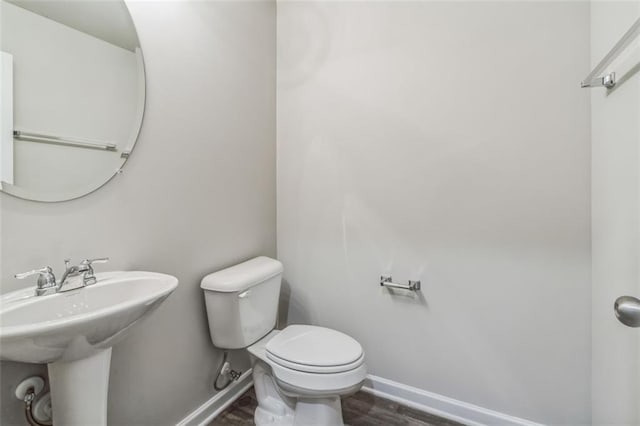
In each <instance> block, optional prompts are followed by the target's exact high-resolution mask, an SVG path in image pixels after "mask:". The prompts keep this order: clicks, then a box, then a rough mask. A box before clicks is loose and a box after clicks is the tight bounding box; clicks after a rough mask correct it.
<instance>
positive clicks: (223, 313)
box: [201, 257, 366, 426]
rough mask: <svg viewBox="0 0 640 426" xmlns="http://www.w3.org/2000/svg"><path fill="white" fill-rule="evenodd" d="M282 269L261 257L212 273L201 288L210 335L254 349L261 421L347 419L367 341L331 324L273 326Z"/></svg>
mask: <svg viewBox="0 0 640 426" xmlns="http://www.w3.org/2000/svg"><path fill="white" fill-rule="evenodd" d="M282 270H283V268H282V264H281V263H280V262H278V261H277V260H274V259H270V258H267V257H258V258H255V259H251V260H249V261H247V262H244V263H241V264H239V265H236V266H232V267H231V268H227V269H224V270H222V271H219V272H215V273H213V274H210V275H207V276H206V277H205V278H204V279H203V280H202V284H201V287H202V288H203V289H204V290H205V302H206V306H207V315H208V319H209V331H210V334H211V339H212V341H213V343H214V345H215V346H217V347H219V348H221V349H240V348H246V349H247V350H248V352H249V354H250V355H251V358H252V367H253V373H252V374H253V381H254V387H255V391H256V398H257V400H258V407H257V408H256V412H255V415H254V419H255V423H256V425H258V426H263V425H319V426H320V425H326V426H329V425H331V426H335V425H342V424H343V421H342V408H341V404H340V398H341V397H342V396H344V395H349V394H351V393H354V392H357V391H358V390H359V389H360V388H361V387H362V384H363V381H364V379H365V376H366V366H365V362H364V352H363V350H362V346H360V344H359V343H358V342H357V341H356V340H355V339H353V338H351V337H350V336H347V335H346V334H344V333H341V332H339V331H336V330H332V329H329V328H325V327H317V326H311V325H290V326H288V327H286V328H285V329H283V330H275V329H274V327H275V319H276V314H277V304H278V296H279V292H280V282H281V276H282Z"/></svg>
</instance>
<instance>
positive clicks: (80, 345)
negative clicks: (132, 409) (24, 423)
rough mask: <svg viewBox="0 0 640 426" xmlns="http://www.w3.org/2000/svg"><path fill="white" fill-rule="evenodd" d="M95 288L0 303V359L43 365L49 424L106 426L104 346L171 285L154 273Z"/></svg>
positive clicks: (107, 279)
mask: <svg viewBox="0 0 640 426" xmlns="http://www.w3.org/2000/svg"><path fill="white" fill-rule="evenodd" d="M96 277H97V279H98V281H97V283H96V284H93V285H90V286H87V287H83V288H80V289H77V290H72V291H69V292H64V293H57V294H53V295H47V296H35V294H34V289H32V288H31V289H23V290H18V291H14V292H11V293H7V294H4V295H2V296H1V297H0V358H1V359H3V360H8V361H18V362H30V363H39V364H47V365H48V369H49V379H50V387H51V400H52V404H53V424H54V425H60V426H75V425H77V426H87V425H92V426H102V425H106V424H107V393H108V387H109V366H110V363H111V347H112V346H113V345H114V344H116V343H117V342H118V341H120V340H121V339H122V338H124V337H125V336H126V335H127V333H128V332H129V330H130V329H131V326H133V325H134V324H135V323H136V322H138V321H139V320H140V319H142V318H144V317H145V316H147V315H148V314H149V313H150V312H151V311H153V310H154V309H155V308H156V307H157V306H159V305H160V303H162V301H163V300H164V299H166V298H167V297H168V296H169V295H170V294H171V293H172V292H173V290H175V288H176V287H177V285H178V280H177V278H175V277H172V276H171V275H165V274H158V273H154V272H107V273H101V274H96Z"/></svg>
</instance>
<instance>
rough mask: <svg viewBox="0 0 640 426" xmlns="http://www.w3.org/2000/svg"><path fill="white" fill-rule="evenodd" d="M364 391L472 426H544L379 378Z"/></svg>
mask: <svg viewBox="0 0 640 426" xmlns="http://www.w3.org/2000/svg"><path fill="white" fill-rule="evenodd" d="M362 390H363V391H365V392H369V393H371V394H373V395H376V396H380V397H382V398H386V399H390V400H392V401H395V402H398V403H400V404H403V405H406V406H409V407H411V408H415V409H416V410H420V411H425V412H427V413H431V414H434V415H436V416H440V417H444V418H446V419H450V420H455V421H457V422H460V423H463V424H466V425H469V426H481V425H501V426H507V425H508V426H542V425H540V424H539V423H535V422H532V421H529V420H525V419H521V418H519V417H514V416H510V415H508V414H503V413H499V412H497V411H493V410H489V409H486V408H482V407H479V406H477V405H473V404H469V403H466V402H462V401H458V400H456V399H453V398H449V397H446V396H442V395H438V394H436V393H432V392H427V391H424V390H422V389H418V388H414V387H412V386H407V385H403V384H402V383H398V382H394V381H391V380H387V379H383V378H382V377H378V376H373V375H368V376H367V378H366V380H365V382H364V387H363V388H362Z"/></svg>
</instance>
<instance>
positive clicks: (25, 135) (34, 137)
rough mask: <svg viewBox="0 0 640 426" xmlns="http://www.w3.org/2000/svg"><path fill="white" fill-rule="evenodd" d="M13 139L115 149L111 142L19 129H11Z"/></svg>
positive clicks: (106, 149)
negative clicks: (97, 141) (98, 141)
mask: <svg viewBox="0 0 640 426" xmlns="http://www.w3.org/2000/svg"><path fill="white" fill-rule="evenodd" d="M13 137H14V139H19V140H24V141H30V142H40V143H48V144H53V145H63V146H72V147H76V148H88V149H98V150H101V151H117V148H118V147H117V145H116V144H113V143H96V142H93V141H87V140H84V139H76V138H67V137H62V136H53V135H44V134H41V133H31V132H24V131H21V130H14V131H13Z"/></svg>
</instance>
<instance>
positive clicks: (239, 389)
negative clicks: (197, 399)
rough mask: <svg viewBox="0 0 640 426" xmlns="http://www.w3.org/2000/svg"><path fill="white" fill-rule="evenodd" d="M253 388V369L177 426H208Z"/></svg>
mask: <svg viewBox="0 0 640 426" xmlns="http://www.w3.org/2000/svg"><path fill="white" fill-rule="evenodd" d="M251 386H253V379H252V377H251V369H249V370H247V371H245V372H244V373H243V374H242V376H240V378H239V379H238V380H237V381H236V382H233V383H232V384H230V385H229V387H228V388H226V389H225V390H221V391H220V392H218V393H217V394H215V395H214V396H212V397H211V398H210V399H209V400H208V401H205V403H204V404H202V405H201V406H200V407H198V408H196V409H195V411H193V412H192V413H191V414H189V415H188V416H187V417H185V418H184V419H182V420H180V422H178V424H177V425H176V426H202V425H206V424H208V423H209V422H211V421H212V420H213V419H214V418H215V417H216V416H217V415H218V414H220V413H222V412H223V411H224V410H225V408H227V407H228V406H229V405H231V404H232V403H233V402H234V401H235V400H237V399H238V398H239V397H240V396H241V395H242V394H243V393H245V392H246V391H247V389H249V388H250V387H251Z"/></svg>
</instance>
